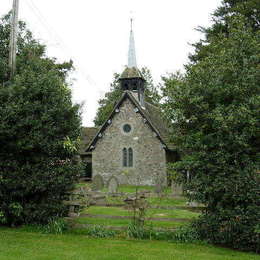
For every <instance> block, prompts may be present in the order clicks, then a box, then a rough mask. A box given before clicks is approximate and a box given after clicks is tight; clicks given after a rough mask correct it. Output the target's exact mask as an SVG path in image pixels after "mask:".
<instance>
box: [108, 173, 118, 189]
mask: <svg viewBox="0 0 260 260" xmlns="http://www.w3.org/2000/svg"><path fill="white" fill-rule="evenodd" d="M118 185H119V183H118V180H117V178H116V177H114V176H112V177H111V178H110V179H109V181H108V192H109V193H117V190H118Z"/></svg>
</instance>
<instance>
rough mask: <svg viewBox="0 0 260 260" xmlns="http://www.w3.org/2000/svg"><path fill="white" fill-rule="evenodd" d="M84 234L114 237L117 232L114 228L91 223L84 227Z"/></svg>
mask: <svg viewBox="0 0 260 260" xmlns="http://www.w3.org/2000/svg"><path fill="white" fill-rule="evenodd" d="M84 234H86V235H87V236H91V237H97V238H98V237H99V238H107V237H115V236H116V235H117V232H116V231H115V230H111V229H107V228H105V227H104V226H102V225H93V226H89V227H87V228H85V229H84Z"/></svg>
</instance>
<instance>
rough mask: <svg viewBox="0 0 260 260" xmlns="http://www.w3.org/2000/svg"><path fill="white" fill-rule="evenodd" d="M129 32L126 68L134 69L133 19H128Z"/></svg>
mask: <svg viewBox="0 0 260 260" xmlns="http://www.w3.org/2000/svg"><path fill="white" fill-rule="evenodd" d="M130 23H131V30H130V38H129V50H128V67H129V68H133V67H134V68H136V67H137V65H136V55H135V40H134V32H133V17H131V18H130Z"/></svg>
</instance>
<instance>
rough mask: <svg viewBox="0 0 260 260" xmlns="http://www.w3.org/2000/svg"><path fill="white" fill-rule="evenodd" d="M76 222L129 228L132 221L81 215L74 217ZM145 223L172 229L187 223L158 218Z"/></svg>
mask: <svg viewBox="0 0 260 260" xmlns="http://www.w3.org/2000/svg"><path fill="white" fill-rule="evenodd" d="M74 223H78V224H92V225H103V226H113V227H125V228H127V226H128V225H129V224H130V223H131V219H125V218H123V219H113V218H101V217H99V218H91V217H79V218H75V219H74ZM145 223H146V224H147V225H152V226H153V227H155V228H167V229H172V228H175V227H179V226H182V225H184V224H186V223H183V222H173V221H156V220H150V221H148V220H147V221H146V222H145Z"/></svg>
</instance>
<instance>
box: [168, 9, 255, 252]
mask: <svg viewBox="0 0 260 260" xmlns="http://www.w3.org/2000/svg"><path fill="white" fill-rule="evenodd" d="M213 28H214V25H213ZM227 28H228V37H226V34H225V33H223V32H220V34H218V35H216V37H215V38H214V40H211V41H210V42H209V43H208V44H207V46H206V48H207V52H205V53H204V55H200V54H201V53H199V54H198V53H195V56H196V55H197V58H198V59H197V60H196V62H195V63H194V62H193V61H192V62H191V63H190V64H188V65H187V66H186V73H185V75H184V76H183V78H182V79H181V81H178V80H176V76H175V77H173V79H174V80H172V79H171V78H168V80H166V81H165V82H166V83H167V85H166V87H165V89H166V90H167V89H168V92H167V93H168V95H169V97H168V98H166V99H165V103H164V108H165V111H166V115H167V117H168V119H169V120H171V122H172V123H173V129H174V131H173V132H172V140H174V141H175V143H176V146H177V147H178V150H179V152H180V153H181V154H182V160H181V161H179V162H177V163H175V164H174V171H175V172H177V173H178V174H179V176H180V178H182V182H183V183H184V184H185V186H186V189H187V190H189V191H191V192H190V193H189V196H190V197H191V198H192V199H194V200H196V201H199V202H202V203H204V204H205V205H206V211H205V212H204V213H203V214H202V216H201V217H200V218H199V220H198V221H197V222H195V224H194V225H195V226H196V227H197V229H198V232H199V234H200V235H201V237H202V238H203V239H208V240H209V241H211V242H213V243H217V244H224V245H228V246H231V247H233V248H239V249H245V250H255V251H259V249H260V248H259V246H260V236H259V228H260V227H259V219H260V200H259V196H260V194H259V187H260V182H259V181H260V178H259V176H258V175H259V173H258V171H259V144H260V143H259V132H258V129H259V121H258V118H259V116H260V115H259V105H260V95H259V85H260V70H259V68H260V67H259V64H260V56H259V53H260V32H259V30H255V29H254V28H252V27H250V26H248V20H247V18H246V17H244V16H242V15H240V14H238V15H237V14H235V15H233V16H231V17H229V19H228V26H227ZM177 79H178V78H177ZM169 89H170V91H169ZM187 172H189V174H190V176H191V177H192V180H191V181H190V182H187V181H186V175H185V173H187Z"/></svg>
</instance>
